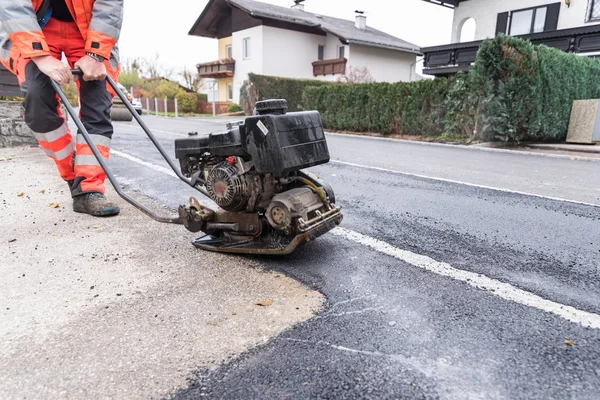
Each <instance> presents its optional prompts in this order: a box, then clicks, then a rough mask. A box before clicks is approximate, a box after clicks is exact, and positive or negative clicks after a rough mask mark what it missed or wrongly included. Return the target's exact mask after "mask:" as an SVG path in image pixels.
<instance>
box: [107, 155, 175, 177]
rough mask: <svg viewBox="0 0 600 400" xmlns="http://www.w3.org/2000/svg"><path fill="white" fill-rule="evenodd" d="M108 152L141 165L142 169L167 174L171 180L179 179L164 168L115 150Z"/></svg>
mask: <svg viewBox="0 0 600 400" xmlns="http://www.w3.org/2000/svg"><path fill="white" fill-rule="evenodd" d="M110 152H111V154H114V155H115V156H119V157H122V158H125V159H127V160H129V161H133V162H134V163H137V164H140V165H143V166H144V167H147V168H150V169H153V170H154V171H157V172H162V173H163V174H167V175H169V176H172V177H173V178H177V179H179V177H178V176H177V174H175V172H173V171H172V170H170V169H169V168H165V167H161V166H160V165H156V164H152V163H149V162H147V161H144V160H142V159H139V158H137V157H134V156H131V155H129V154H127V153H123V152H121V151H118V150H115V149H112V150H111V151H110Z"/></svg>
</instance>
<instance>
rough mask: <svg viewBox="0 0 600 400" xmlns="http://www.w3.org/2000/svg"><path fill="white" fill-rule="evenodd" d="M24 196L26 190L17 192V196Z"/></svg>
mask: <svg viewBox="0 0 600 400" xmlns="http://www.w3.org/2000/svg"><path fill="white" fill-rule="evenodd" d="M23 196H25V192H19V193H18V194H17V197H23Z"/></svg>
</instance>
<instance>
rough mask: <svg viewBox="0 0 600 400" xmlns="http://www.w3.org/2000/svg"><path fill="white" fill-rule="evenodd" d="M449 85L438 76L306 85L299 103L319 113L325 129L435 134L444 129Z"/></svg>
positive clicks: (440, 132)
mask: <svg viewBox="0 0 600 400" xmlns="http://www.w3.org/2000/svg"><path fill="white" fill-rule="evenodd" d="M448 86H449V81H448V80H447V79H445V78H439V79H435V80H423V81H419V82H411V83H406V82H398V83H364V84H337V85H325V86H319V87H307V88H305V89H304V92H303V97H302V104H303V105H304V107H305V109H307V110H318V111H319V112H321V118H322V119H323V124H324V125H325V127H326V128H328V129H337V130H349V131H356V132H363V131H370V132H379V133H383V134H390V133H402V134H410V135H432V136H438V135H440V134H442V133H443V131H444V115H445V111H444V107H443V104H444V99H445V97H446V94H447V92H448Z"/></svg>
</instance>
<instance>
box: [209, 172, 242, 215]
mask: <svg viewBox="0 0 600 400" xmlns="http://www.w3.org/2000/svg"><path fill="white" fill-rule="evenodd" d="M206 191H207V192H208V194H209V196H210V198H211V199H212V200H213V201H214V202H215V203H217V205H218V206H219V207H221V208H222V209H224V210H227V211H241V210H243V209H245V208H246V205H247V204H248V199H249V190H248V183H247V182H246V179H245V177H244V176H239V175H238V171H237V169H236V168H235V166H233V165H230V164H228V163H227V162H222V163H220V164H217V165H216V166H215V167H214V168H213V169H212V170H211V171H210V172H209V174H208V177H207V179H206Z"/></svg>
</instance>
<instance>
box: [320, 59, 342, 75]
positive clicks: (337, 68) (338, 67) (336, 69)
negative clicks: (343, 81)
mask: <svg viewBox="0 0 600 400" xmlns="http://www.w3.org/2000/svg"><path fill="white" fill-rule="evenodd" d="M347 63H348V60H347V59H345V58H335V59H333V60H323V61H315V62H314V63H312V66H313V75H314V76H320V75H344V74H345V73H346V64H347Z"/></svg>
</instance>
